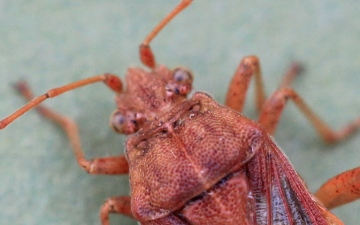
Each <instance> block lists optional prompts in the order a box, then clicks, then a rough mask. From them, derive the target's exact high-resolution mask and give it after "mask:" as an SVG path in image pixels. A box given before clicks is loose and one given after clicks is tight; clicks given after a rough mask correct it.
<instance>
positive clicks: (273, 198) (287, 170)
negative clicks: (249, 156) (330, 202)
mask: <svg viewBox="0 0 360 225" xmlns="http://www.w3.org/2000/svg"><path fill="white" fill-rule="evenodd" d="M248 168H249V173H248V174H249V179H250V182H251V186H252V194H253V198H254V201H255V212H256V215H255V216H256V218H255V220H256V222H257V225H262V224H289V225H295V224H316V225H320V224H321V225H322V224H328V221H327V219H326V218H325V216H324V214H323V211H322V207H321V206H319V204H318V203H317V201H316V200H315V199H314V197H313V196H312V195H311V193H310V192H309V191H308V189H307V188H306V186H305V184H304V183H303V181H302V180H301V178H300V177H299V176H298V174H297V173H296V171H295V170H294V168H293V167H292V165H291V164H290V162H289V160H288V159H287V157H286V156H285V155H284V153H283V152H282V151H281V150H280V148H279V147H278V146H277V145H276V144H275V143H274V142H273V141H272V140H271V138H270V137H269V138H268V141H267V142H266V144H265V145H264V148H263V150H261V151H260V152H259V153H258V154H257V155H256V156H255V157H254V159H253V160H251V161H250V162H249V166H248Z"/></svg>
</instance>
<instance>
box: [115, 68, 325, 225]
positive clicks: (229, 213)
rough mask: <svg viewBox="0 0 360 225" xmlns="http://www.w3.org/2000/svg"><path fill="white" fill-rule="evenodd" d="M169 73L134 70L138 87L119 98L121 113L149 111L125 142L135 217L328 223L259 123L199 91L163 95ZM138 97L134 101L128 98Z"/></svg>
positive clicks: (131, 77) (199, 221) (202, 221)
mask: <svg viewBox="0 0 360 225" xmlns="http://www.w3.org/2000/svg"><path fill="white" fill-rule="evenodd" d="M173 73H174V72H172V71H171V70H170V69H167V68H166V67H165V66H158V67H157V68H155V69H154V71H151V72H147V71H144V70H141V69H131V70H130V71H129V73H128V75H127V82H128V83H129V84H131V85H133V84H136V85H135V86H134V87H132V86H130V88H129V87H128V88H127V89H126V90H125V92H124V93H125V94H120V95H119V96H118V97H117V102H118V103H119V107H118V110H120V109H121V111H122V113H124V114H127V111H131V112H134V113H136V114H137V113H142V114H144V115H146V116H145V117H146V120H145V122H143V123H142V124H141V126H140V129H139V130H138V131H137V132H136V133H134V134H132V135H130V136H129V137H128V139H127V142H126V155H127V159H128V163H129V168H130V170H129V177H130V185H131V196H132V201H131V207H132V212H133V216H134V217H135V218H137V219H138V220H139V221H144V222H145V221H158V220H160V221H161V220H163V219H164V218H167V219H169V220H172V219H171V218H173V217H176V218H177V219H179V220H182V221H183V223H184V224H215V223H216V224H230V225H231V224H239V221H242V223H241V224H268V223H269V221H272V222H273V223H281V222H285V223H286V224H326V221H325V219H324V217H323V216H322V213H321V211H320V209H319V206H318V204H317V203H316V201H315V200H314V199H313V197H312V196H311V195H310V193H309V192H308V191H307V189H306V188H305V186H304V185H303V184H302V182H301V180H300V179H299V178H298V176H297V174H296V172H295V171H294V169H293V168H292V166H291V165H290V163H289V162H288V160H287V158H286V157H285V156H284V155H283V153H282V152H281V150H280V149H279V148H278V147H277V146H276V145H275V144H274V143H273V141H272V138H271V137H270V136H269V135H268V134H267V132H266V131H265V130H263V128H262V127H261V126H260V125H259V124H257V123H255V122H253V121H251V120H250V119H248V118H246V117H244V116H242V115H241V114H239V113H238V112H236V111H233V110H231V109H229V108H227V107H225V106H222V105H220V104H218V103H217V102H215V101H214V100H213V99H212V98H211V97H209V96H208V95H206V94H204V93H201V92H196V93H194V94H193V96H192V97H190V99H186V98H185V97H186V96H183V95H175V96H177V97H174V98H175V99H176V100H175V101H173V100H168V99H167V97H166V96H167V94H166V90H167V89H166V88H165V87H166V86H167V85H168V83H169V82H170V81H171V80H172V79H173V78H172V74H173ZM139 77H141V79H139ZM155 84H156V85H157V88H156V89H155V90H149V89H150V87H151V86H154V85H155ZM140 90H144V91H140ZM148 92H150V94H149V93H148ZM155 92H156V93H155ZM139 96H142V97H141V101H136V102H135V104H131V102H134V101H127V100H128V99H127V97H129V98H130V99H131V98H140V97H139ZM151 97H152V98H154V99H152V103H154V104H153V105H152V106H151V107H152V110H151V111H140V112H136V111H135V110H136V109H139V110H143V109H144V108H145V109H148V108H150V106H149V107H147V108H146V107H143V105H139V106H137V107H136V104H148V103H149V101H146V99H148V98H151ZM123 99H124V100H123ZM144 99H145V101H144ZM124 103H125V104H124ZM134 105H135V107H134ZM165 108H166V110H164V109H165ZM154 112H156V113H154ZM150 115H154V116H150ZM144 177H145V178H146V179H144ZM294 184H296V185H295V186H294ZM295 193H300V194H299V195H296V194H295ZM235 199H236V200H235ZM270 212H271V213H270ZM244 215H246V216H244ZM264 215H267V216H264ZM209 218H212V220H209ZM290 218H294V221H291V219H290ZM315 221H316V222H315ZM144 224H147V223H144Z"/></svg>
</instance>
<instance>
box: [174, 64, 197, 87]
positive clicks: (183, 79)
mask: <svg viewBox="0 0 360 225" xmlns="http://www.w3.org/2000/svg"><path fill="white" fill-rule="evenodd" d="M173 77H174V80H175V82H177V83H179V84H191V83H192V81H193V75H192V73H191V72H190V71H189V70H188V69H185V68H182V67H179V68H175V69H174V70H173Z"/></svg>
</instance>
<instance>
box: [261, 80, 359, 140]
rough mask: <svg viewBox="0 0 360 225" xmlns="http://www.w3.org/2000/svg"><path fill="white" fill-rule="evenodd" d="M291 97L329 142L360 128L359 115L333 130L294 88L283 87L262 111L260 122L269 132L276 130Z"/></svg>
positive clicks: (342, 137)
mask: <svg viewBox="0 0 360 225" xmlns="http://www.w3.org/2000/svg"><path fill="white" fill-rule="evenodd" d="M289 99H291V100H292V101H293V102H294V103H295V104H296V106H297V107H298V108H299V109H300V110H301V112H302V113H303V114H304V115H305V116H306V117H307V119H308V120H309V121H310V122H311V123H312V125H313V126H314V128H315V129H316V131H317V132H318V133H319V135H320V136H321V138H322V139H323V140H324V141H326V142H328V143H333V142H337V141H339V140H342V139H344V138H346V137H348V136H349V135H350V134H352V133H354V132H355V131H356V130H357V129H359V128H360V117H359V118H357V119H356V120H354V121H352V122H351V123H350V124H348V125H347V126H345V127H343V128H342V129H341V130H339V131H334V130H332V129H331V128H330V127H329V126H328V125H327V124H326V123H325V122H324V121H322V120H321V119H320V117H319V116H317V115H316V114H315V113H314V112H313V111H312V110H311V109H310V108H309V107H308V106H307V105H306V104H305V102H304V100H303V99H302V98H301V97H300V96H299V95H298V94H297V93H296V92H295V91H294V90H293V89H291V88H289V87H282V88H280V89H278V90H277V91H275V92H274V94H273V95H271V96H270V97H269V98H268V99H267V100H266V102H265V103H264V106H263V108H262V110H261V113H260V117H259V120H258V122H259V123H260V124H261V125H262V126H263V127H264V128H265V129H266V131H267V132H268V133H270V134H273V133H274V132H275V129H276V126H277V124H278V122H279V119H280V116H281V113H282V112H283V110H284V107H285V105H286V103H287V101H288V100H289Z"/></svg>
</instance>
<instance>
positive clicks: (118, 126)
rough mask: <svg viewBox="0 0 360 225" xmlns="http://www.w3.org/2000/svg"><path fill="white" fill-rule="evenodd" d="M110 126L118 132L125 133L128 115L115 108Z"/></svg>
mask: <svg viewBox="0 0 360 225" xmlns="http://www.w3.org/2000/svg"><path fill="white" fill-rule="evenodd" d="M110 127H111V128H112V129H113V130H114V131H115V132H117V133H122V134H123V133H125V130H126V117H125V115H124V114H122V113H120V112H119V111H117V110H115V111H114V112H113V113H112V114H111V116H110Z"/></svg>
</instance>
